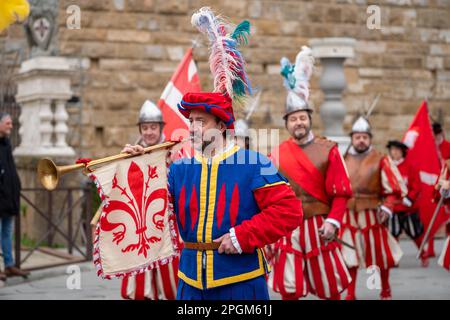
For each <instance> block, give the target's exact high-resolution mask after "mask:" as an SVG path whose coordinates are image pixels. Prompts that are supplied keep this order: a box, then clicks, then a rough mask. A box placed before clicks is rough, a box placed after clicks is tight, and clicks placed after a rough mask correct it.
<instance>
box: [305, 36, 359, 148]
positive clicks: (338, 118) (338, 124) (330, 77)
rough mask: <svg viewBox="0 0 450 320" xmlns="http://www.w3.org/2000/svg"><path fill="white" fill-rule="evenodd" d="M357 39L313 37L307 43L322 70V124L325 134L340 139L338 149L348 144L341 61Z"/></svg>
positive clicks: (350, 51)
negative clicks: (345, 131)
mask: <svg viewBox="0 0 450 320" xmlns="http://www.w3.org/2000/svg"><path fill="white" fill-rule="evenodd" d="M355 43H356V40H355V39H353V38H316V39H311V40H310V41H309V44H310V46H311V48H312V51H313V55H314V57H316V58H319V59H320V63H321V65H322V67H323V72H322V75H321V77H320V88H321V89H322V90H323V92H324V94H325V100H324V102H323V103H322V105H321V106H320V116H321V118H322V122H323V124H324V128H325V129H324V133H323V134H324V135H325V136H327V137H328V138H330V139H332V140H334V141H336V142H338V143H339V150H340V151H341V153H343V152H345V150H346V149H347V147H348V145H349V144H350V137H349V136H348V134H346V133H344V131H343V122H344V118H345V114H346V108H345V105H344V104H343V102H342V92H343V90H344V89H345V87H346V85H347V84H346V80H345V76H344V62H345V59H347V58H353V56H354V46H355Z"/></svg>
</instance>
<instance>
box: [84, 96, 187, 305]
mask: <svg viewBox="0 0 450 320" xmlns="http://www.w3.org/2000/svg"><path fill="white" fill-rule="evenodd" d="M138 127H139V134H140V136H139V138H138V140H137V141H136V142H135V144H138V145H140V146H142V147H143V148H147V147H150V146H154V145H157V144H161V143H163V142H164V141H165V137H164V134H163V132H162V131H163V127H164V121H163V117H162V113H161V111H160V109H159V108H158V107H157V106H156V105H155V104H154V103H153V102H151V101H149V100H146V101H145V102H144V104H143V105H142V107H141V110H140V112H139V119H138ZM130 146H131V145H130V144H127V145H126V146H125V147H130ZM171 151H172V155H173V154H174V152H175V150H171ZM122 152H123V151H122ZM101 211H102V207H100V208H99V209H98V210H97V213H96V214H95V216H94V218H93V219H92V221H91V225H92V226H93V227H95V226H96V225H97V222H98V219H99V218H100V215H101ZM180 245H181V244H180ZM178 262H179V259H178V257H176V258H174V259H173V260H171V261H170V262H169V263H167V264H164V265H160V266H159V267H158V268H155V269H151V270H147V271H145V272H143V273H139V274H137V275H136V276H126V277H124V278H123V280H122V288H121V295H122V298H124V299H132V300H143V299H149V300H174V299H175V297H176V292H177V283H178V275H177V274H178Z"/></svg>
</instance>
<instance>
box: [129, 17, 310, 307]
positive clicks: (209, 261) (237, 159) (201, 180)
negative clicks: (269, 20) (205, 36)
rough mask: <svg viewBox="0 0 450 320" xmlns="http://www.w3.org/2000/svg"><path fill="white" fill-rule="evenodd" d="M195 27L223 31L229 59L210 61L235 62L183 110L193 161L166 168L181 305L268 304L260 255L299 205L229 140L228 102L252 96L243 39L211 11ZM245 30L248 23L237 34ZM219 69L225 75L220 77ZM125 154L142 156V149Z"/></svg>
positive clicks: (262, 163) (268, 167) (297, 218)
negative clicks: (245, 92) (244, 92)
mask: <svg viewBox="0 0 450 320" xmlns="http://www.w3.org/2000/svg"><path fill="white" fill-rule="evenodd" d="M192 20H193V24H194V25H196V26H197V27H198V28H199V29H200V30H209V31H211V28H216V27H218V29H214V32H216V33H215V34H214V36H215V37H216V38H214V39H213V40H212V41H213V42H216V41H219V42H220V43H221V46H220V48H219V49H217V47H215V48H216V49H217V50H225V51H224V52H222V51H221V52H216V51H214V49H213V50H212V53H211V54H212V57H211V58H210V60H211V61H216V60H217V59H215V55H220V56H222V57H223V56H228V57H229V56H230V55H232V56H233V57H234V60H233V61H232V62H230V61H228V62H226V63H225V64H224V65H221V66H219V68H217V65H215V68H213V67H212V68H211V70H213V75H215V76H214V79H215V83H214V87H215V92H212V93H187V94H185V95H184V96H183V98H182V101H181V102H180V103H179V105H178V108H179V111H180V112H181V114H182V115H183V116H184V117H186V118H188V119H189V122H190V138H191V142H192V144H193V147H194V150H195V155H194V157H193V158H190V159H189V158H183V159H179V160H178V161H175V162H174V163H172V165H171V166H170V168H169V176H168V182H169V191H170V195H171V201H172V203H173V207H174V211H175V215H176V217H177V223H178V229H179V232H180V236H181V238H182V239H183V241H184V248H183V250H182V252H181V257H180V264H179V272H178V276H179V283H178V293H177V299H182V300H191V299H193V300H209V299H214V300H230V299H258V300H267V299H269V294H268V288H267V284H266V278H265V276H266V275H267V273H268V272H269V267H268V265H267V262H266V260H265V257H264V253H263V250H262V248H263V247H264V246H265V245H268V244H270V243H273V242H275V241H277V240H278V239H279V238H281V237H283V236H284V235H286V234H288V233H289V232H290V231H292V230H294V229H295V228H296V227H297V226H298V225H299V224H300V222H301V220H302V210H301V203H300V200H298V199H297V198H296V196H295V194H294V192H293V191H292V189H291V188H290V186H289V184H288V183H287V180H286V178H284V177H283V176H282V175H281V174H280V173H279V172H278V170H277V169H276V168H275V166H274V165H273V164H272V163H271V161H270V160H269V159H268V158H267V157H265V156H263V155H262V154H259V153H257V152H254V151H251V150H246V149H242V148H240V147H238V146H237V145H235V143H234V140H233V139H232V138H231V139H228V137H227V132H229V131H230V130H233V129H234V121H235V117H234V112H233V100H232V99H231V97H233V98H236V97H239V92H241V91H239V87H241V88H242V86H244V87H245V88H247V89H249V88H250V87H249V84H248V79H247V77H246V75H245V71H244V69H243V65H244V63H243V60H242V56H241V55H240V53H239V52H238V51H237V49H236V44H239V43H240V41H241V40H242V38H241V37H237V36H236V38H234V35H235V34H237V33H236V32H234V33H233V36H231V37H230V36H229V35H228V34H225V33H223V32H224V31H225V30H226V25H225V24H224V23H223V21H222V20H220V21H219V20H218V18H216V17H215V16H214V15H213V14H212V12H211V11H210V10H209V9H208V8H202V9H200V11H199V12H198V13H196V14H194V16H193V19H192ZM199 26H200V27H199ZM202 28H203V29H202ZM247 28H249V25H248V22H244V24H241V25H239V26H238V27H237V28H236V30H242V29H247ZM247 30H248V29H247ZM209 31H208V32H209ZM211 33H213V32H212V31H211ZM218 34H220V36H218ZM241 36H242V35H241ZM210 39H211V38H210ZM230 46H231V47H230ZM225 60H226V59H225ZM225 60H223V59H219V61H220V63H224V61H225ZM212 63H214V62H212ZM218 69H221V70H228V72H226V73H225V74H223V73H222V74H221V75H223V77H222V76H216V75H217V74H216V73H215V72H216V71H217V70H218ZM217 72H219V73H220V71H217ZM230 75H233V76H232V77H231V78H230ZM236 88H238V89H236ZM125 151H127V152H131V153H133V154H136V153H141V152H142V147H140V146H133V147H128V149H125Z"/></svg>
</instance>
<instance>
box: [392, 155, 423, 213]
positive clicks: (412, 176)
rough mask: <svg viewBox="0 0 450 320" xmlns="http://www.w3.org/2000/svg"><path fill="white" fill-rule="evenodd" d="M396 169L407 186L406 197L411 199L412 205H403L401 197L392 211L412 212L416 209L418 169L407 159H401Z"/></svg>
mask: <svg viewBox="0 0 450 320" xmlns="http://www.w3.org/2000/svg"><path fill="white" fill-rule="evenodd" d="M397 168H398V171H400V174H401V175H402V178H403V181H404V182H405V184H406V187H407V188H408V195H407V197H408V198H409V199H410V200H411V202H412V203H413V205H412V206H411V207H407V206H405V205H404V204H403V203H402V201H401V199H400V200H399V201H398V202H397V204H396V205H395V207H394V212H413V211H417V206H416V200H417V198H418V196H419V192H420V177H419V171H418V170H417V169H416V168H415V167H414V165H413V164H412V163H411V162H410V161H409V160H408V159H403V161H402V162H400V163H399V164H397Z"/></svg>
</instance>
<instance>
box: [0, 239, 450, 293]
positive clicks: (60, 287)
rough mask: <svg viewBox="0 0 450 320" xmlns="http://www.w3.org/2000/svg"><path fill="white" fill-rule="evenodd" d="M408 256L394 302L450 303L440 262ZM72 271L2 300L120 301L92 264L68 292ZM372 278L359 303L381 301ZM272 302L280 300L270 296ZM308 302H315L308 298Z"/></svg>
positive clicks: (47, 275)
mask: <svg viewBox="0 0 450 320" xmlns="http://www.w3.org/2000/svg"><path fill="white" fill-rule="evenodd" d="M401 246H402V249H403V250H404V253H405V255H404V256H403V259H402V261H401V265H400V267H399V268H397V269H394V270H392V272H391V286H392V290H393V297H394V299H408V300H409V299H450V273H448V272H447V271H445V270H444V269H443V268H441V267H440V266H438V265H437V258H434V259H432V260H430V266H429V267H428V268H422V267H421V266H420V263H419V261H417V260H416V259H415V254H416V252H417V250H416V248H415V246H414V245H413V243H412V242H411V241H409V240H404V241H401ZM442 246H443V241H442V240H437V241H436V242H435V248H436V253H440V252H441V249H442ZM73 267H74V266H72V267H67V266H64V267H57V268H52V269H46V270H41V271H35V272H33V273H32V275H31V277H30V278H29V279H28V280H22V279H17V278H16V279H15V278H12V279H9V280H8V282H7V283H6V284H4V286H3V287H2V288H0V300H12V299H32V300H44V299H69V300H72V299H88V300H92V299H103V300H109V299H120V280H102V279H100V278H98V277H97V275H96V274H95V272H94V268H93V265H92V263H91V262H88V263H81V264H78V265H75V268H79V271H80V275H81V276H80V289H72V290H71V289H68V286H67V283H68V282H69V285H70V284H72V285H76V283H75V282H74V281H72V280H73V276H72V275H73V271H72V270H71V269H70V268H73ZM369 276H370V275H369V274H366V272H365V271H364V270H361V271H360V272H359V279H358V285H357V296H358V298H359V299H378V290H369V289H368V288H367V286H366V282H367V279H368V277H369ZM271 297H272V298H273V299H279V296H278V295H277V294H276V293H273V292H271ZM306 299H315V297H313V296H311V295H310V296H308V297H307V298H306Z"/></svg>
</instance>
